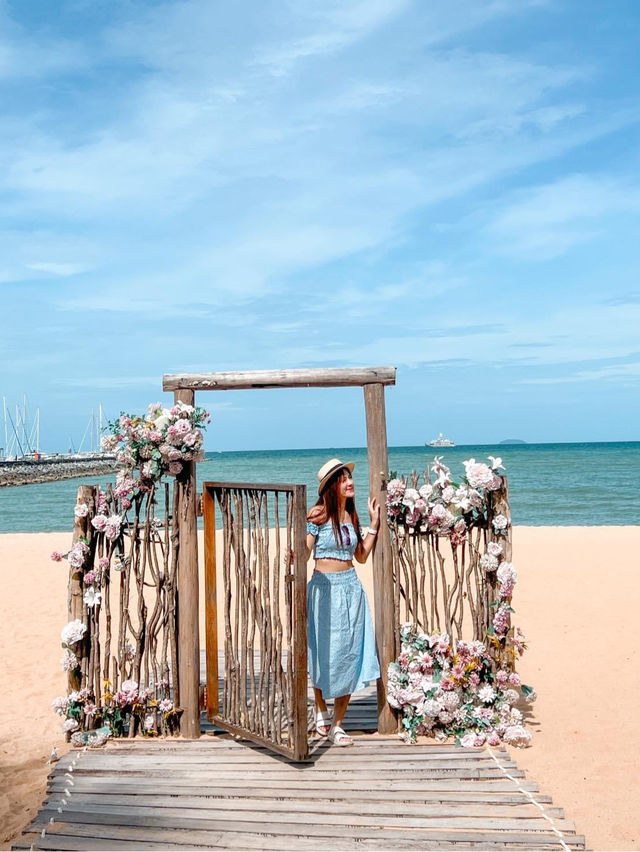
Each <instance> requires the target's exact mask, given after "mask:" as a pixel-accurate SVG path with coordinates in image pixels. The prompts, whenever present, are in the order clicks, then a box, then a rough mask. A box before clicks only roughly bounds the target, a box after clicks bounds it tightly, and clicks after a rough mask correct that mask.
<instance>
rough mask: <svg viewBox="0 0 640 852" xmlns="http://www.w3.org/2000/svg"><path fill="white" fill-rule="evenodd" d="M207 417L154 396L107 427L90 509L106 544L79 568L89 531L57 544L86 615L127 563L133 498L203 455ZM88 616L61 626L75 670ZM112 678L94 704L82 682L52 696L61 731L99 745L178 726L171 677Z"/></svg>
mask: <svg viewBox="0 0 640 852" xmlns="http://www.w3.org/2000/svg"><path fill="white" fill-rule="evenodd" d="M209 420H210V417H209V414H208V412H206V411H205V410H204V409H203V408H195V407H193V406H191V405H186V404H185V403H183V402H177V403H176V404H175V405H173V406H172V407H171V408H163V407H162V406H161V404H160V403H152V404H151V405H149V406H148V408H147V413H146V416H145V417H135V416H131V415H129V414H124V413H123V414H121V415H120V417H119V419H118V420H116V421H115V422H113V423H111V424H109V427H108V428H109V429H110V431H111V434H109V435H105V436H104V437H103V439H102V442H101V445H102V449H103V450H105V451H109V452H111V451H115V452H116V459H117V461H118V462H119V464H120V465H121V469H120V471H119V472H118V474H117V477H116V482H115V486H114V487H113V489H111V495H107V494H106V493H105V492H104V491H102V490H100V489H98V491H97V496H96V505H95V507H94V509H95V513H94V514H93V517H91V528H92V529H93V531H94V532H93V534H94V536H96V535H97V536H102V537H103V538H104V540H105V543H106V545H107V547H106V554H107V555H105V556H101V557H100V558H99V559H98V560H97V564H94V565H92V566H91V567H90V569H89V570H84V569H85V567H87V566H88V564H89V562H90V561H91V560H92V553H95V552H96V548H95V543H94V547H92V545H91V542H90V540H89V538H86V537H85V538H80V539H78V540H77V541H76V542H75V543H74V544H73V546H72V547H71V548H70V550H69V551H68V552H67V553H59V552H57V551H54V552H53V553H52V554H51V558H52V559H53V560H54V561H55V562H61V561H62V560H63V559H66V560H67V561H68V563H69V566H70V568H71V569H72V570H73V571H75V572H77V573H79V574H81V575H82V583H83V587H84V592H83V603H84V606H85V607H86V610H85V613H86V616H85V617H86V619H87V621H88V620H89V614H90V613H91V612H93V614H94V617H95V618H97V617H98V612H99V607H100V605H101V603H102V588H103V586H104V585H105V583H106V582H107V581H108V573H109V570H110V569H111V568H113V569H114V570H115V571H124V570H126V568H127V565H128V559H126V558H125V556H124V541H123V537H124V534H125V531H126V530H127V528H128V526H129V524H128V521H127V512H128V510H129V509H131V507H132V506H133V505H134V501H135V500H137V499H138V500H139V499H142V497H143V496H144V495H145V494H148V495H149V497H150V499H152V498H153V493H152V492H153V489H154V486H155V484H156V483H157V482H158V481H160V480H161V479H162V477H163V476H164V475H166V474H168V475H172V476H176V475H179V474H180V473H181V472H182V470H183V462H185V461H199V460H201V459H202V458H203V456H204V452H203V449H202V447H203V442H204V437H203V432H202V430H203V429H204V428H206V424H207V423H208V422H209ZM90 512H91V507H90V506H88V505H87V504H86V503H79V504H78V505H76V507H75V508H74V515H75V517H76V518H87V517H88V516H89V515H90ZM86 632H87V626H86V624H85V623H84V622H83V621H82V620H80V619H76V620H74V621H71V622H69V623H68V624H67V625H66V626H65V627H64V628H63V630H62V634H61V638H62V648H63V650H64V655H63V657H62V659H61V660H60V665H61V667H62V670H63V671H65V672H68V673H71V674H75V675H76V676H77V675H79V673H80V668H81V649H80V647H79V645H80V643H82V642H83V641H84V639H85V634H86ZM135 656H136V646H135V643H133V642H129V641H127V643H126V645H125V659H126V661H127V662H129V663H130V664H131V663H133V661H134V659H135ZM110 687H111V684H110V682H109V681H108V680H105V681H104V694H103V695H102V696H101V697H100V698H101V700H100V702H99V704H96V696H95V695H94V694H93V693H92V692H90V691H89V690H87V689H80V690H74V691H71V692H70V693H69V695H68V696H66V697H59V698H56V699H55V700H54V702H53V709H54V710H55V711H56V712H57V713H58V714H59V715H60V716H62V717H63V718H64V721H63V722H62V731H63V732H64V733H65V734H67V735H69V736H70V739H71V741H72V742H73V743H74V744H76V745H87V744H88V745H100V744H101V743H102V742H104V741H105V740H106V738H107V737H108V736H109V735H114V736H123V735H124V734H126V733H127V732H128V731H129V727H130V726H131V725H132V724H133V725H136V727H139V729H140V730H141V732H142V733H143V735H145V736H159V735H166V734H167V733H173V732H175V731H177V730H178V724H179V718H180V715H181V712H182V711H181V710H180V709H179V708H177V707H175V706H174V703H173V702H172V701H171V699H170V693H169V683H168V681H165V680H162V681H159V682H158V683H157V684H153V683H150V684H149V686H148V687H146V688H144V689H143V688H141V687H140V686H139V684H138V683H137V682H136V681H135V680H133V679H131V678H129V679H128V680H124V681H123V682H122V684H121V685H120V689H119V690H117V691H116V692H111V691H110Z"/></svg>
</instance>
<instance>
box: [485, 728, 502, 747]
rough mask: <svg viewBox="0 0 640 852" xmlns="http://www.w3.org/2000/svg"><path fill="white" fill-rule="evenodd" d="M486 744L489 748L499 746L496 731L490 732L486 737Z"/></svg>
mask: <svg viewBox="0 0 640 852" xmlns="http://www.w3.org/2000/svg"><path fill="white" fill-rule="evenodd" d="M487 744H488V745H490V746H497V745H500V735H499V734H498V732H497V731H491V732H490V734H489V735H488V736H487Z"/></svg>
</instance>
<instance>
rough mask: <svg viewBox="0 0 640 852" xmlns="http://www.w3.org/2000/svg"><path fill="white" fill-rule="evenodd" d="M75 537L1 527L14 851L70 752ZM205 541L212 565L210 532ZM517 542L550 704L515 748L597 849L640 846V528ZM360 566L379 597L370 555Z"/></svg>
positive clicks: (0, 821) (5, 838)
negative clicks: (637, 735) (54, 759)
mask: <svg viewBox="0 0 640 852" xmlns="http://www.w3.org/2000/svg"><path fill="white" fill-rule="evenodd" d="M71 535H72V531H71V528H69V530H68V531H65V532H54V533H5V534H2V535H0V572H1V574H0V580H1V582H2V586H3V595H2V596H1V597H0V647H2V649H3V652H4V653H3V654H2V655H1V656H0V689H1V690H2V694H3V713H2V714H1V715H0V754H1V755H2V761H1V762H0V826H2V832H1V833H0V848H8V847H9V846H10V845H11V842H15V840H16V838H17V837H18V836H19V835H20V832H21V830H22V829H23V827H24V826H26V825H27V824H28V822H29V821H30V820H31V819H32V818H33V816H34V814H35V813H36V811H37V810H38V808H39V806H40V805H41V803H42V800H43V799H44V795H45V790H46V778H47V773H48V768H49V767H48V766H47V763H46V761H47V759H48V757H49V753H50V751H51V747H52V745H54V744H55V745H56V747H58V749H59V751H60V752H62V751H63V750H65V749H66V748H67V746H66V745H65V743H64V736H63V735H62V734H61V732H60V723H59V719H58V717H57V716H56V715H55V714H54V713H53V712H52V710H51V701H52V700H53V698H54V697H55V696H56V695H60V694H62V693H64V692H65V691H66V688H65V685H66V678H65V676H64V674H63V673H62V671H61V669H60V664H59V659H60V656H61V648H60V630H61V628H62V626H63V625H64V624H65V623H66V621H67V576H68V573H67V570H66V568H67V566H66V563H63V564H62V565H60V564H57V563H53V562H51V561H50V558H49V556H50V553H51V551H53V550H60V551H64V550H66V549H67V548H68V546H69V545H70V543H71ZM199 543H200V553H199V559H200V565H201V566H202V565H203V564H204V562H203V550H202V543H203V536H202V533H200V535H199ZM513 548H514V549H513V563H514V566H515V567H516V569H517V572H518V585H517V586H516V590H515V594H514V601H513V606H514V609H515V612H516V614H515V616H514V623H515V624H516V625H517V626H519V627H521V628H522V630H523V631H524V633H525V635H526V637H527V640H528V646H529V647H528V650H527V651H526V653H525V655H524V657H523V658H522V660H521V661H520V662H519V664H518V671H519V673H520V675H521V677H522V679H523V681H524V682H525V683H528V684H530V685H531V686H533V687H534V688H535V689H536V691H537V693H538V700H537V701H536V702H535V704H533V705H531V715H530V716H529V717H528V720H527V727H528V728H529V730H531V732H532V734H533V742H532V745H531V747H530V748H528V749H523V750H520V749H510V752H511V754H512V756H513V758H514V759H515V760H516V762H517V764H518V766H519V767H520V768H521V769H523V770H525V772H526V773H527V777H528V778H529V779H531V780H533V781H535V782H537V783H538V784H539V785H540V790H541V791H542V792H543V793H545V794H548V795H550V796H552V798H553V801H554V804H555V805H556V806H559V807H562V808H563V809H564V811H565V814H566V818H567V819H570V820H573V821H574V822H575V824H576V828H577V830H578V833H580V834H584V835H585V836H586V839H587V846H588V847H589V848H592V849H640V790H638V789H637V786H636V785H633V784H630V783H629V780H628V779H629V778H633V777H634V775H635V773H636V771H637V769H638V762H639V761H638V757H637V748H635V746H634V741H633V728H632V727H631V726H630V724H629V713H630V711H631V710H632V708H633V707H634V706H635V705H636V703H637V701H638V700H639V699H640V675H639V673H638V669H637V666H636V665H635V660H634V657H633V656H632V654H633V650H634V649H635V648H636V647H637V646H638V645H639V644H640V625H638V619H637V612H638V611H639V610H640V584H638V583H637V567H636V566H637V553H638V551H639V550H640V526H636V525H628V526H618V527H611V526H601V527H557V526H556V527H519V526H515V527H514V530H513ZM310 567H311V566H310ZM612 568H614V569H615V573H614V572H613V571H612V570H611V569H612ZM358 573H359V575H360V578H361V580H362V582H363V585H364V586H365V589H366V591H367V595H368V597H369V601H370V602H371V603H373V596H372V575H371V567H370V564H367V565H364V566H358ZM612 574H614V576H613V577H612V578H611V575H612ZM203 575H204V571H200V577H201V584H200V600H201V612H200V631H201V642H202V643H203V638H204V612H203V610H204V606H203V602H204V594H203V591H204V590H203ZM203 647H204V644H203Z"/></svg>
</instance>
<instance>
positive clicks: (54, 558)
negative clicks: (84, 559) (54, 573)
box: [51, 550, 64, 562]
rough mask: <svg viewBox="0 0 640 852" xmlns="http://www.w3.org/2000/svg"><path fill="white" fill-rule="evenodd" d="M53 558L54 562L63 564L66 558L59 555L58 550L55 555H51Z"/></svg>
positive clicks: (54, 552)
mask: <svg viewBox="0 0 640 852" xmlns="http://www.w3.org/2000/svg"><path fill="white" fill-rule="evenodd" d="M51 558H52V559H53V561H54V562H62V560H63V559H64V556H63V555H62V554H61V553H58V551H57V550H54V551H53V553H52V554H51Z"/></svg>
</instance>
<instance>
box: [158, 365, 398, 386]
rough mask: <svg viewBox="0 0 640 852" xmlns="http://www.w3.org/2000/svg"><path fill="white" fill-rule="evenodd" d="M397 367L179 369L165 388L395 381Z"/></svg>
mask: <svg viewBox="0 0 640 852" xmlns="http://www.w3.org/2000/svg"><path fill="white" fill-rule="evenodd" d="M395 383H396V368H395V367H332V368H319V369H308V370H307V369H303V370H254V371H249V372H234V373H176V374H167V375H165V376H163V377H162V389H163V390H165V391H175V390H179V389H181V388H182V389H189V390H194V391H195V390H239V389H246V388H312V387H315V388H322V387H359V386H361V385H365V386H366V385H369V384H378V385H395Z"/></svg>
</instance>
